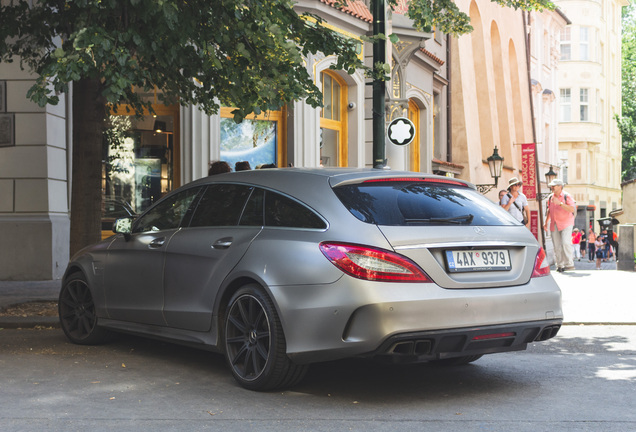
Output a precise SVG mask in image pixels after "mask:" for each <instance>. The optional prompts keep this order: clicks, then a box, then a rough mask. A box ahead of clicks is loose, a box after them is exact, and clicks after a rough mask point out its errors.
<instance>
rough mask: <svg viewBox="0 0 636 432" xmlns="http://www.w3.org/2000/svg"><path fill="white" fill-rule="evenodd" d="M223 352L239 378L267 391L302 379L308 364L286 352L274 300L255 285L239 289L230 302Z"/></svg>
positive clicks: (244, 383)
mask: <svg viewBox="0 0 636 432" xmlns="http://www.w3.org/2000/svg"><path fill="white" fill-rule="evenodd" d="M223 328H224V337H223V341H224V342H223V343H224V351H225V357H226V359H227V362H228V365H229V366H230V369H231V370H232V374H233V375H234V378H235V379H236V381H237V382H238V383H239V384H240V385H241V386H243V387H244V388H246V389H249V390H257V391H266V390H273V389H277V388H282V387H291V386H293V385H295V384H297V383H298V382H300V381H301V380H302V379H303V377H304V376H305V374H306V372H307V368H308V366H306V365H297V364H294V363H293V362H292V361H291V360H290V359H289V357H288V356H287V352H286V343H285V335H284V333H283V327H282V325H281V323H280V319H279V318H278V314H277V312H276V309H275V307H274V304H273V302H272V300H271V299H270V298H269V296H268V295H267V293H266V292H265V290H264V289H263V288H262V287H260V286H259V285H256V284H250V285H246V286H244V287H242V288H241V289H239V290H238V291H237V292H236V293H235V294H234V295H233V296H232V298H231V299H230V301H229V302H228V304H227V309H226V314H225V317H224V326H223Z"/></svg>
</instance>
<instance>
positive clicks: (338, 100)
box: [320, 71, 347, 167]
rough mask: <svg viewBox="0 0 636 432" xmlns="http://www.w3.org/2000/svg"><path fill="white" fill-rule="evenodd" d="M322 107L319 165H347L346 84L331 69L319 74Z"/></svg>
mask: <svg viewBox="0 0 636 432" xmlns="http://www.w3.org/2000/svg"><path fill="white" fill-rule="evenodd" d="M320 80H321V83H322V94H323V108H322V110H320V165H321V166H332V167H337V166H347V148H346V134H347V122H346V114H345V104H346V93H345V92H346V84H345V83H344V81H342V79H341V78H340V77H338V75H336V74H335V73H333V72H331V71H325V72H322V73H321V74H320Z"/></svg>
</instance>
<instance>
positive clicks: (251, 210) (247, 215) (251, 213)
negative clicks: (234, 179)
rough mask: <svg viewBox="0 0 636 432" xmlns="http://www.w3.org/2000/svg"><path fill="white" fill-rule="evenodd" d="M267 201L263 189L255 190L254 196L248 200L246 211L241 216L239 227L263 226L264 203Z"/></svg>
mask: <svg viewBox="0 0 636 432" xmlns="http://www.w3.org/2000/svg"><path fill="white" fill-rule="evenodd" d="M264 200H265V191H264V190H263V189H259V188H254V190H253V191H252V195H250V198H249V199H248V200H247V204H246V205H245V210H243V215H242V216H241V221H240V223H239V225H242V226H263V201H264Z"/></svg>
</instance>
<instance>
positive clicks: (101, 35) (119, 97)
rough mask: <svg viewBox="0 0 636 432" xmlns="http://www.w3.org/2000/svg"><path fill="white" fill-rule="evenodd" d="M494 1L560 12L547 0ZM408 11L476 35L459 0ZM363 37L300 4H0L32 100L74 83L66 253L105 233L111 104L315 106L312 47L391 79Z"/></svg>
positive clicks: (2, 30) (1, 41)
mask: <svg viewBox="0 0 636 432" xmlns="http://www.w3.org/2000/svg"><path fill="white" fill-rule="evenodd" d="M338 1H342V2H344V1H347V0H338ZM492 1H493V2H495V3H498V4H500V5H502V6H507V7H514V8H520V7H521V8H524V9H537V10H540V9H543V8H546V7H548V8H552V7H553V5H552V3H550V1H549V0H492ZM397 2H398V0H387V5H388V6H395V5H396V4H397ZM317 4H318V2H317ZM408 15H409V17H410V18H412V19H413V22H414V25H415V27H416V28H417V29H419V30H423V31H430V30H431V29H432V28H437V29H439V30H441V31H442V32H445V33H451V34H454V35H459V34H463V33H467V32H470V31H471V30H472V27H471V26H470V23H469V17H468V16H467V15H466V14H465V13H463V12H461V11H460V10H459V8H458V7H457V6H456V4H455V3H454V2H453V1H452V0H411V1H410V4H409V9H408ZM378 37H379V38H381V39H386V38H387V35H378ZM391 40H392V41H393V42H395V41H394V40H393V39H391ZM356 44H357V41H355V40H353V39H350V38H348V37H346V36H343V35H341V34H340V33H338V32H336V31H334V30H331V29H330V28H329V27H327V26H323V25H322V20H321V19H320V18H319V17H318V16H313V15H309V14H301V15H299V14H298V13H297V12H296V11H295V10H294V2H293V0H187V1H185V0H36V1H30V0H3V1H2V3H1V6H0V61H3V62H11V61H16V60H17V61H20V62H21V65H22V66H23V67H25V68H27V69H29V70H30V71H32V72H35V73H36V74H37V76H38V78H37V81H36V83H35V84H34V85H33V86H32V87H31V89H30V90H29V92H28V97H29V98H30V99H31V100H33V101H34V102H36V103H38V104H39V105H40V106H44V105H46V104H56V103H58V102H59V95H60V94H61V93H66V92H67V91H68V90H69V84H70V83H73V91H74V94H73V125H74V127H73V143H74V145H73V190H72V208H71V252H74V251H76V250H78V249H79V248H80V247H82V246H84V245H87V244H90V243H92V242H94V241H96V240H98V239H99V231H100V204H101V198H100V197H101V191H100V188H101V158H102V154H101V145H102V139H103V129H104V128H105V125H106V121H105V120H106V118H107V114H108V112H107V109H106V106H112V107H114V109H115V110H117V109H118V107H121V106H124V105H125V106H126V109H132V110H133V111H134V112H135V113H144V112H147V111H144V108H145V109H146V110H147V109H151V101H147V100H144V99H142V97H141V96H140V94H142V93H147V92H149V91H154V90H155V89H156V90H158V94H159V95H160V98H161V99H160V102H163V103H165V104H172V103H175V102H178V103H180V104H182V105H184V106H187V105H196V106H198V107H199V108H200V109H201V110H203V111H204V112H206V113H208V114H214V113H217V112H218V110H219V108H220V107H221V106H232V107H235V110H234V111H233V113H234V119H235V121H237V122H239V121H241V120H242V119H244V118H245V117H246V116H247V115H249V114H251V113H256V114H258V113H260V112H264V111H268V110H277V109H280V108H281V107H282V106H284V105H286V104H289V103H291V102H293V101H297V100H303V99H304V100H305V101H306V102H307V103H309V104H310V105H312V106H314V107H318V106H320V105H321V104H322V95H321V94H320V90H319V89H318V87H317V86H316V84H315V82H314V77H312V76H311V74H310V69H309V68H310V66H308V65H307V64H306V60H307V59H308V58H310V57H311V55H312V54H316V53H322V54H323V55H326V56H331V55H335V56H337V64H335V65H334V68H335V69H339V70H344V71H347V72H348V73H353V72H354V71H355V70H356V69H364V70H365V71H366V72H368V73H369V76H373V77H378V76H379V77H381V78H383V79H386V78H387V77H388V75H389V72H390V70H389V66H388V64H387V63H385V64H381V63H380V64H378V65H375V66H374V67H373V69H375V70H370V69H371V68H369V67H366V66H365V65H363V63H362V62H361V61H360V59H359V58H358V56H357V46H356ZM135 89H138V90H141V92H136V91H135ZM120 109H121V108H120ZM76 237H77V238H76Z"/></svg>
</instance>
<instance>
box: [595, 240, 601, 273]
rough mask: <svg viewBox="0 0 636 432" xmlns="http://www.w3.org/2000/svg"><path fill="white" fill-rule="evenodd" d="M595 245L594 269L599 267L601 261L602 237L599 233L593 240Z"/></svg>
mask: <svg viewBox="0 0 636 432" xmlns="http://www.w3.org/2000/svg"><path fill="white" fill-rule="evenodd" d="M594 245H595V246H596V270H600V269H601V261H602V260H603V239H602V238H601V236H600V235H599V236H598V237H596V241H595V242H594Z"/></svg>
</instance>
